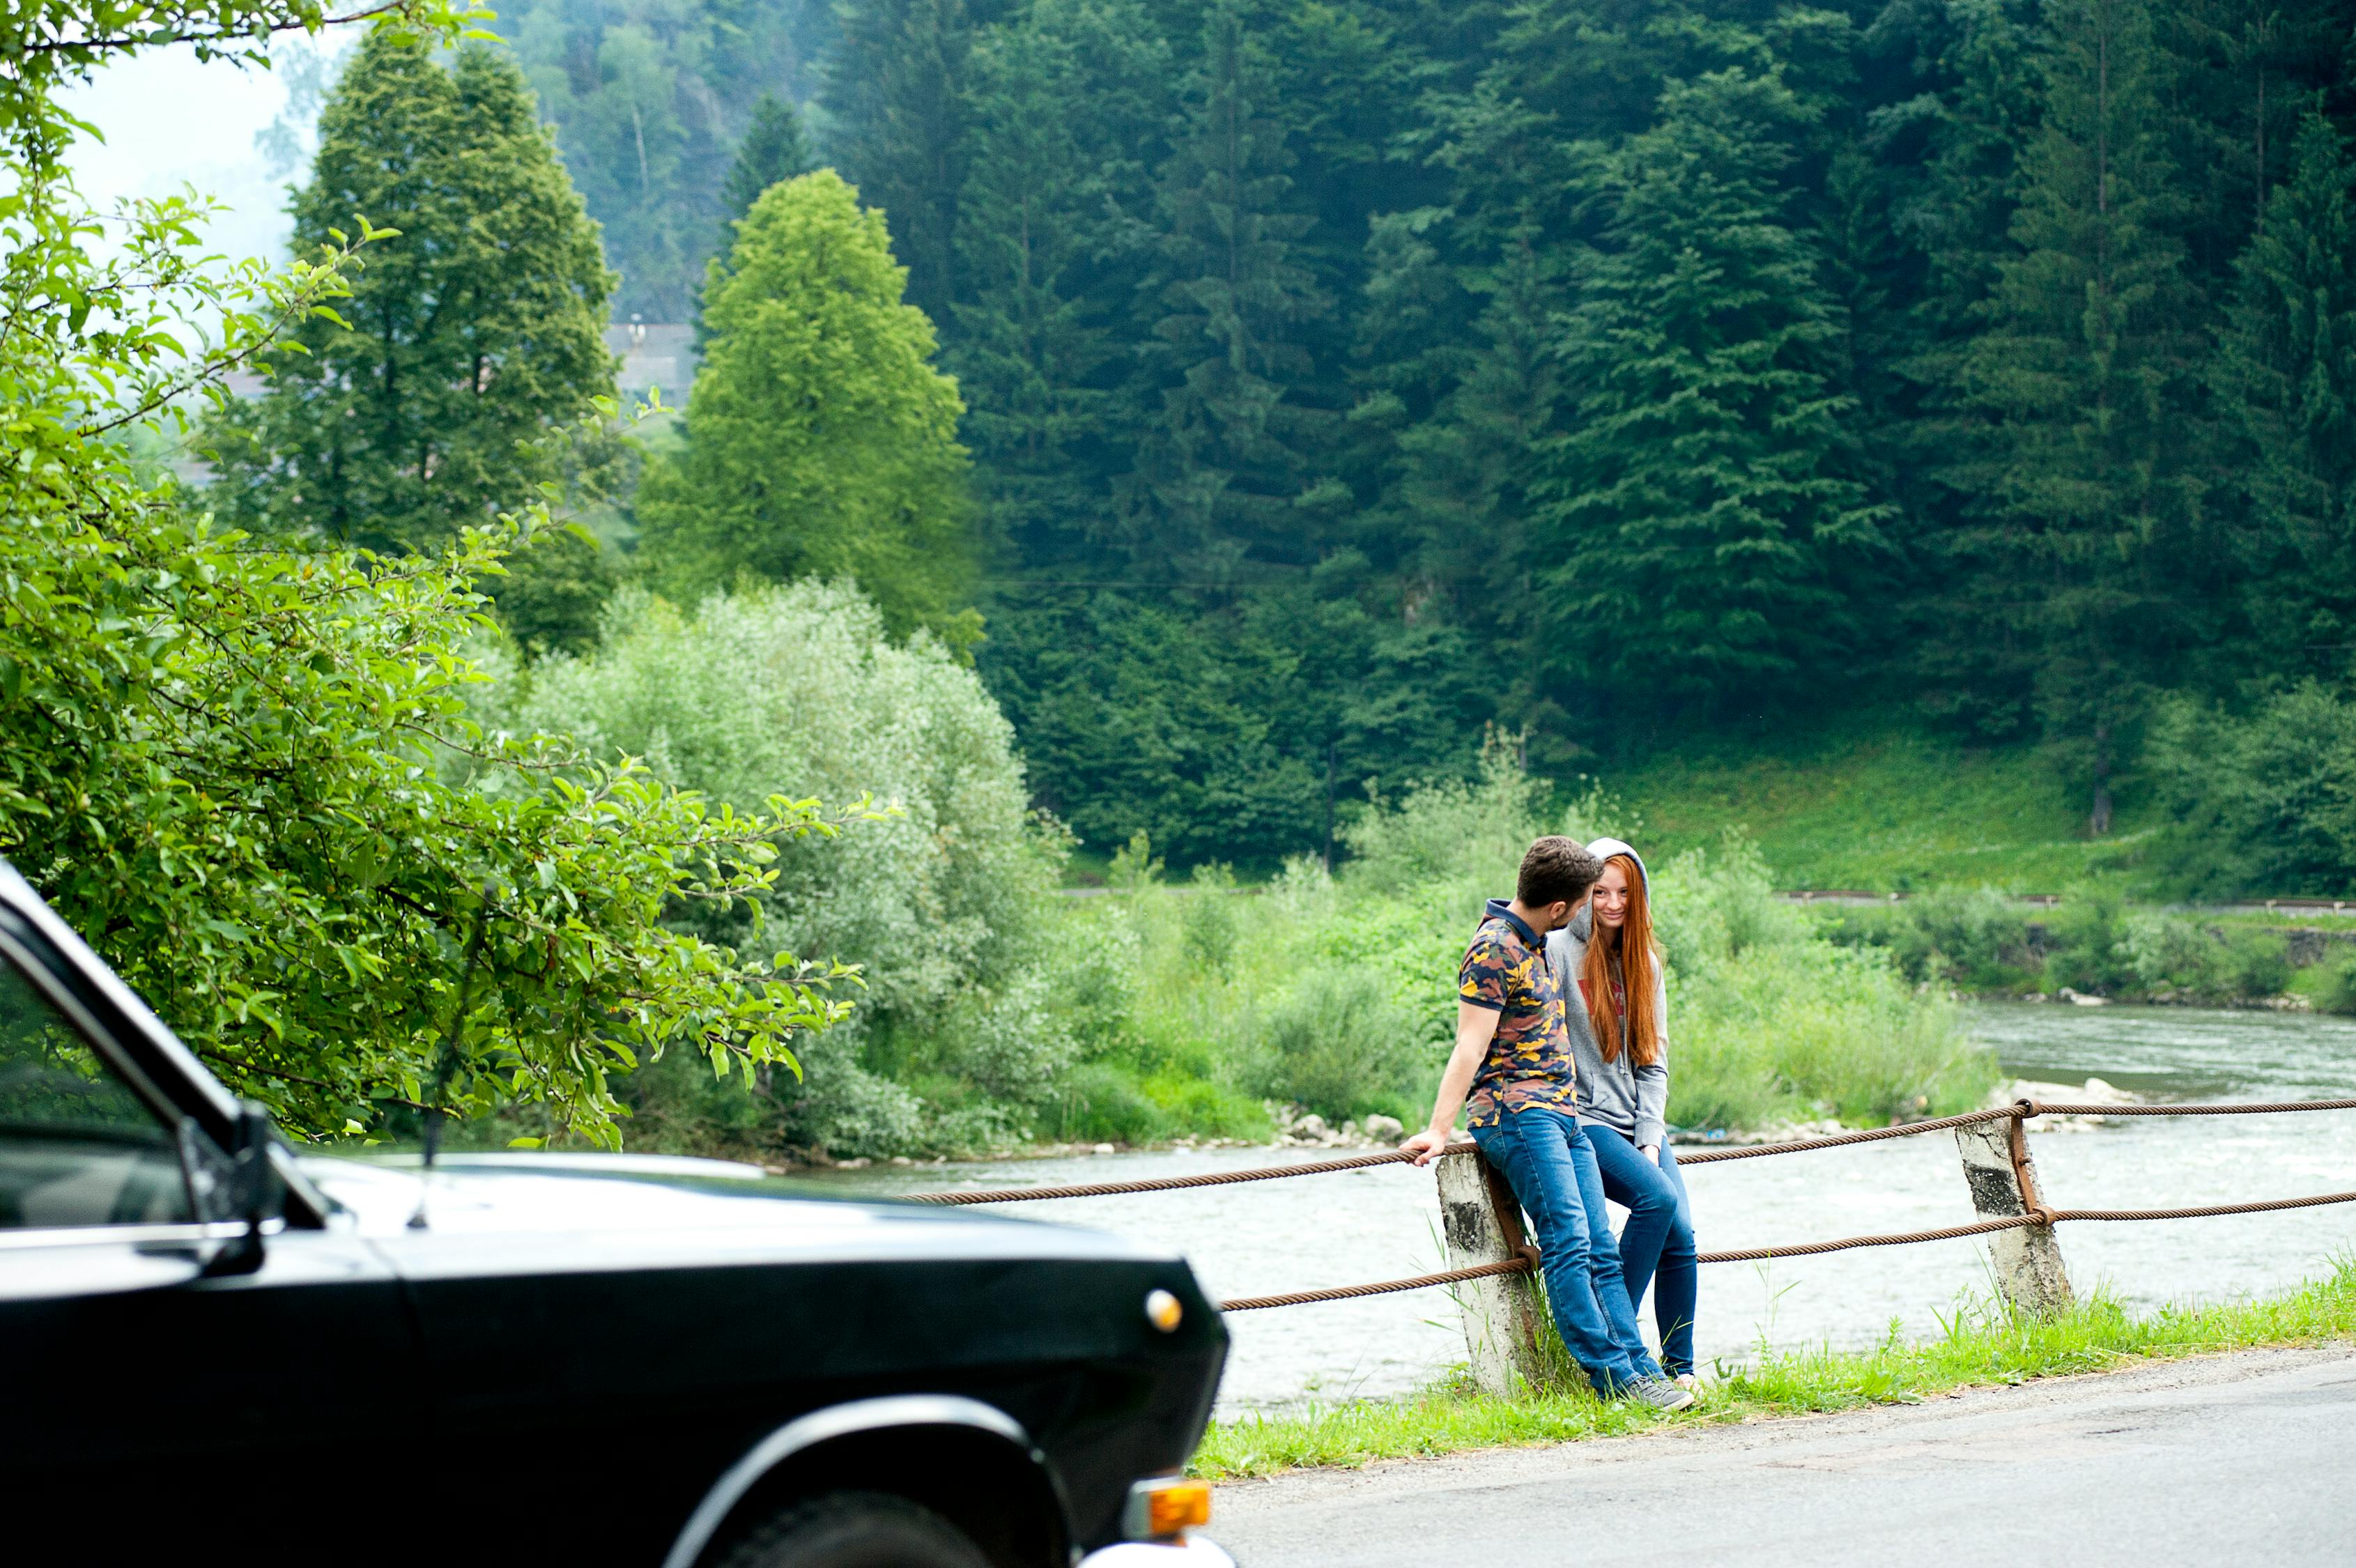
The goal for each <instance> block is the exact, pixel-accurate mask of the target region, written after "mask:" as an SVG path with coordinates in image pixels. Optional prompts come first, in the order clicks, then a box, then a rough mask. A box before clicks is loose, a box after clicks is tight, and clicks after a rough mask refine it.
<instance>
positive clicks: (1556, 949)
mask: <svg viewBox="0 0 2356 1568" xmlns="http://www.w3.org/2000/svg"><path fill="white" fill-rule="evenodd" d="M1587 848H1588V853H1589V854H1592V855H1594V856H1595V857H1596V858H1597V859H1598V860H1601V862H1603V875H1602V878H1601V880H1600V881H1598V882H1597V883H1596V885H1595V892H1594V896H1593V897H1592V898H1590V901H1589V904H1588V908H1586V909H1584V910H1582V911H1580V914H1579V916H1578V917H1577V918H1574V919H1573V920H1572V921H1571V922H1570V923H1569V925H1568V926H1567V927H1565V928H1564V929H1561V930H1558V931H1555V932H1553V933H1551V934H1550V935H1549V936H1548V937H1547V967H1548V968H1549V969H1552V970H1553V971H1554V972H1555V979H1556V982H1557V984H1558V987H1559V988H1560V990H1561V992H1562V997H1563V1001H1564V1003H1565V1004H1566V1005H1565V1007H1564V1009H1563V1011H1564V1012H1565V1013H1566V1014H1567V1015H1569V1017H1568V1022H1569V1026H1570V1047H1571V1052H1572V1055H1573V1056H1574V1057H1576V1058H1577V1059H1578V1062H1579V1122H1580V1127H1581V1128H1582V1129H1583V1130H1585V1132H1586V1133H1587V1138H1588V1143H1589V1144H1591V1145H1592V1146H1593V1148H1594V1150H1595V1160H1596V1164H1597V1165H1600V1166H1601V1168H1602V1174H1603V1192H1604V1196H1605V1197H1609V1198H1610V1199H1611V1200H1612V1202H1614V1203H1617V1204H1619V1205H1621V1206H1622V1208H1626V1209H1627V1210H1628V1224H1627V1228H1626V1229H1625V1230H1622V1232H1621V1233H1620V1262H1621V1268H1622V1273H1623V1275H1624V1277H1625V1280H1626V1284H1627V1291H1628V1302H1629V1305H1630V1307H1631V1308H1632V1309H1633V1308H1635V1307H1639V1306H1641V1305H1643V1304H1644V1288H1645V1286H1646V1285H1647V1284H1650V1285H1652V1286H1653V1289H1654V1296H1653V1316H1654V1320H1655V1322H1657V1323H1658V1324H1659V1325H1660V1330H1661V1366H1662V1369H1663V1370H1665V1371H1666V1372H1667V1373H1668V1374H1669V1375H1670V1376H1671V1377H1673V1378H1675V1379H1676V1380H1677V1381H1678V1382H1680V1383H1683V1384H1685V1385H1686V1386H1687V1387H1691V1386H1692V1384H1693V1319H1694V1303H1695V1298H1696V1297H1697V1294H1699V1287H1700V1283H1701V1270H1700V1268H1699V1267H1698V1266H1697V1264H1696V1263H1695V1262H1694V1231H1693V1209H1692V1208H1691V1206H1690V1205H1689V1204H1687V1201H1686V1183H1685V1177H1684V1176H1682V1175H1681V1174H1680V1173H1679V1172H1678V1170H1677V1162H1676V1155H1673V1154H1672V1153H1671V1152H1670V1150H1669V1142H1668V1127H1667V1123H1666V1117H1667V1112H1668V1102H1669V1063H1668V1046H1669V1040H1668V1028H1667V1022H1668V1010H1669V993H1668V985H1667V983H1666V981H1665V978H1664V975H1663V971H1662V967H1661V950H1660V948H1659V947H1658V946H1657V945H1656V944H1655V942H1654V940H1653V907H1652V888H1651V886H1650V878H1649V877H1648V876H1647V875H1646V873H1645V871H1644V857H1643V856H1641V855H1639V854H1637V853H1636V852H1635V851H1634V850H1633V849H1632V848H1631V847H1629V846H1628V845H1627V844H1626V843H1622V841H1621V840H1619V839H1597V840H1596V841H1595V842H1594V843H1591V844H1590V845H1588V846H1587Z"/></svg>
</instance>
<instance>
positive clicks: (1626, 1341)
mask: <svg viewBox="0 0 2356 1568" xmlns="http://www.w3.org/2000/svg"><path fill="white" fill-rule="evenodd" d="M1456 989H1457V1008H1456V1049H1455V1051H1454V1052H1453V1053H1452V1054H1451V1056H1450V1057H1449V1058H1448V1066H1447V1069H1446V1070H1444V1071H1443V1072H1442V1073H1441V1074H1440V1094H1439V1098H1438V1101H1437V1103H1436V1104H1434V1105H1433V1107H1432V1111H1431V1125H1430V1127H1429V1128H1427V1129H1426V1130H1425V1131H1423V1132H1421V1133H1417V1134H1416V1135H1415V1136H1414V1137H1412V1138H1409V1139H1408V1141H1407V1142H1406V1144H1404V1145H1402V1146H1403V1147H1404V1148H1405V1149H1406V1151H1407V1152H1408V1153H1409V1154H1412V1155H1414V1156H1415V1163H1416V1164H1417V1165H1429V1164H1430V1162H1431V1161H1432V1159H1433V1158H1435V1157H1436V1156H1437V1155H1439V1154H1440V1151H1441V1150H1442V1149H1444V1148H1446V1147H1447V1144H1448V1138H1449V1133H1450V1130H1451V1128H1452V1127H1453V1126H1454V1125H1455V1122H1456V1113H1457V1112H1458V1111H1459V1110H1460V1109H1463V1108H1465V1107H1467V1106H1468V1105H1469V1107H1470V1110H1471V1112H1472V1114H1471V1117H1470V1122H1471V1127H1472V1140H1473V1142H1474V1143H1476V1144H1479V1145H1480V1148H1481V1153H1482V1155H1483V1157H1485V1158H1486V1159H1487V1160H1488V1161H1489V1163H1490V1164H1492V1165H1495V1166H1496V1167H1497V1169H1498V1170H1500V1171H1501V1172H1503V1173H1504V1174H1505V1180H1506V1182H1507V1183H1508V1185H1510V1186H1511V1187H1513V1189H1514V1196H1515V1198H1517V1199H1518V1200H1520V1203H1521V1206H1522V1208H1523V1209H1524V1210H1526V1212H1527V1213H1528V1215H1529V1217H1530V1222H1531V1227H1532V1229H1533V1230H1535V1231H1536V1232H1537V1243H1538V1248H1539V1251H1540V1253H1541V1254H1542V1256H1541V1259H1540V1265H1539V1266H1540V1272H1541V1273H1543V1275H1544V1276H1545V1280H1546V1294H1547V1306H1548V1308H1549V1310H1550V1311H1551V1312H1552V1313H1553V1315H1554V1322H1555V1326H1556V1328H1557V1329H1558V1330H1559V1331H1560V1332H1561V1334H1562V1342H1563V1345H1564V1347H1565V1348H1568V1349H1569V1352H1570V1355H1571V1358H1572V1359H1574V1360H1576V1361H1577V1362H1578V1363H1579V1365H1580V1368H1581V1369H1584V1370H1585V1371H1586V1373H1587V1377H1588V1380H1589V1381H1590V1382H1591V1383H1593V1384H1594V1386H1595V1391H1596V1392H1597V1393H1598V1394H1600V1395H1601V1396H1602V1397H1603V1398H1605V1399H1633V1400H1637V1401H1641V1402H1644V1403H1646V1404H1649V1405H1653V1406H1655V1407H1656V1408H1658V1409H1661V1410H1665V1411H1675V1410H1683V1409H1685V1408H1686V1407H1687V1405H1690V1404H1692V1403H1693V1402H1694V1395H1693V1392H1692V1388H1693V1316H1694V1302H1695V1297H1696V1295H1697V1285H1698V1283H1699V1275H1700V1270H1699V1268H1698V1267H1697V1264H1696V1262H1695V1256H1694V1233H1693V1218H1692V1212H1691V1209H1690V1208H1688V1206H1687V1201H1686V1189H1685V1179H1684V1177H1683V1176H1680V1175H1679V1174H1678V1172H1677V1165H1676V1156H1675V1155H1672V1154H1671V1153H1670V1150H1669V1144H1668V1138H1667V1131H1668V1129H1667V1125H1666V1122H1665V1114H1666V1112H1667V1108H1668V1088H1669V1070H1668V1063H1667V1058H1666V1054H1665V1053H1666V1047H1667V1039H1666V1036H1665V1022H1666V1014H1667V1010H1668V993H1667V987H1666V985H1665V983H1664V980H1663V976H1662V967H1661V954H1660V950H1659V948H1658V947H1656V946H1655V943H1654V941H1653V922H1652V908H1651V887H1650V886H1649V878H1648V877H1647V875H1646V874H1645V870H1644V859H1643V857H1642V856H1640V855H1638V854H1637V853H1636V852H1635V850H1633V848H1631V847H1630V846H1629V845H1627V844H1626V843H1622V842H1621V841H1620V840H1618V839H1598V840H1596V841H1595V843H1591V844H1588V845H1585V846H1583V847H1582V846H1581V845H1580V843H1578V841H1577V840H1575V839H1568V838H1561V837H1556V836H1548V837H1546V838H1542V839H1539V840H1538V841H1537V843H1533V844H1531V845H1530V847H1529V852H1528V853H1527V854H1525V855H1523V856H1522V866H1521V874H1520V876H1519V878H1518V879H1517V881H1516V884H1515V890H1514V897H1512V898H1511V899H1503V898H1493V899H1491V900H1489V905H1488V908H1487V910H1486V912H1485V913H1484V915H1483V918H1482V921H1481V926H1480V929H1478V930H1477V931H1475V932H1474V933H1473V936H1472V946H1471V947H1470V948H1468V949H1467V950H1466V951H1465V954H1464V961H1463V965H1462V968H1461V969H1460V970H1459V972H1458V974H1457V988H1456ZM1574 995H1575V996H1577V997H1578V998H1579V1000H1580V1005H1579V1006H1576V1007H1567V1006H1566V1005H1565V999H1566V998H1567V997H1570V996H1574ZM1607 1198H1609V1199H1610V1200H1612V1202H1615V1203H1619V1204H1621V1205H1622V1206H1623V1207H1625V1208H1627V1209H1628V1223H1627V1225H1626V1227H1625V1229H1624V1230H1623V1232H1622V1235H1621V1236H1620V1237H1619V1238H1618V1239H1617V1240H1615V1239H1614V1238H1613V1236H1612V1224H1611V1219H1610V1217H1609V1214H1608V1212H1607V1211H1606V1209H1605V1208H1604V1202H1605V1200H1606V1199H1607ZM1647 1284H1651V1285H1652V1286H1653V1288H1654V1291H1655V1296H1654V1303H1653V1307H1654V1317H1655V1321H1656V1322H1657V1323H1658V1324H1659V1326H1660V1330H1661V1355H1660V1359H1658V1360H1655V1359H1654V1358H1653V1356H1652V1354H1651V1353H1650V1352H1649V1351H1648V1350H1647V1349H1646V1348H1645V1346H1644V1336H1643V1335H1642V1333H1641V1332H1640V1331H1639V1330H1638V1328H1637V1326H1636V1311H1637V1307H1638V1305H1639V1304H1641V1303H1642V1302H1643V1300H1644V1290H1645V1287H1646V1285H1647Z"/></svg>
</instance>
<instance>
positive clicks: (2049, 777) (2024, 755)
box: [1600, 719, 2165, 896]
mask: <svg viewBox="0 0 2356 1568" xmlns="http://www.w3.org/2000/svg"><path fill="white" fill-rule="evenodd" d="M1600 781H1601V784H1602V786H1603V789H1605V791H1606V792H1607V793H1608V794H1610V795H1611V796H1612V797H1613V798H1615V799H1616V800H1618V801H1619V802H1620V803H1621V804H1622V806H1624V807H1625V808H1626V809H1627V810H1626V815H1628V816H1630V817H1633V818H1634V819H1635V820H1636V821H1637V822H1639V823H1640V824H1641V828H1642V831H1643V832H1644V839H1645V843H1646V844H1647V845H1648V846H1652V845H1657V846H1659V848H1660V849H1662V850H1663V851H1665V852H1668V853H1675V852H1676V851H1678V850H1682V849H1687V848H1691V847H1695V846H1697V845H1707V844H1713V843H1717V842H1718V841H1719V838H1720V837H1721V836H1722V835H1723V834H1724V833H1725V832H1728V831H1729V830H1739V831H1740V832H1745V833H1748V834H1749V835H1750V836H1751V838H1752V839H1753V840H1755V841H1756V842H1757V843H1758V845H1759V847H1760V851H1761V853H1762V854H1763V855H1764V856H1765V857H1766V860H1767V864H1768V865H1769V867H1770V868H1771V870H1772V873H1773V875H1774V878H1775V881H1776V884H1777V885H1778V886H1783V887H1855V888H1863V889H1866V890H1869V891H1872V892H1877V893H1887V892H1896V891H1913V890H1918V889H1922V888H1927V887H1933V886H1984V887H1997V888H2003V889H2006V890H2008V891H2010V892H2016V893H2051V892H2059V891H2061V890H2062V889H2064V888H2067V887H2071V886H2078V885H2080V884H2083V883H2085V882H2088V881H2091V880H2100V881H2103V882H2105V883H2109V884H2112V885H2114V886H2117V888H2118V889H2119V891H2121V892H2122V893H2126V894H2128V895H2130V896H2136V895H2144V896H2152V895H2158V894H2160V893H2163V892H2164V891H2165V888H2164V887H2163V886H2161V885H2160V878H2161V868H2160V867H2158V866H2156V865H2152V864H2150V863H2151V862H2152V861H2153V860H2154V859H2155V858H2157V857H2155V856H2154V855H2153V854H2152V853H2151V852H2152V851H2153V850H2154V849H2156V848H2157V846H2158V840H2159V839H2160V837H2161V835H2162V833H2163V832H2164V824H2163V822H2161V820H2160V819H2159V818H2158V814H2157V813H2156V812H2154V811H2150V810H2149V809H2148V808H2141V809H2138V805H2137V803H2136V801H2135V800H2133V798H2132V795H2130V796H2129V797H2128V798H2127V799H2126V801H2125V802H2124V803H2123V804H2122V807H2121V810H2120V811H2119V815H2118V818H2117V821H2116V822H2115V825H2114V827H2113V829H2112V832H2111V833H2110V834H2109V835H2108V836H2107V837H2105V838H2103V839H2090V838H2088V837H2087V836H2086V832H2085V818H2086V801H2085V796H2084V793H2083V791H2082V790H2081V789H2077V788H2076V787H2075V786H2074V785H2072V784H2071V783H2070V782H2069V781H2068V780H2066V779H2062V778H2061V776H2060V775H2059V774H2058V773H2057V772H2056V771H2055V770H2054V769H2053V768H2051V766H2050V765H2049V764H2047V763H2046V762H2045V761H2044V759H2043V758H2042V757H2040V756H2038V755H2037V754H2036V753H2034V752H2032V751H2030V750H2029V749H2027V748H2025V747H2021V748H1988V747H1967V746H1960V745H1957V744H1955V743H1954V742H1952V741H1949V740H1945V739H1942V738H1940V737H1938V736H1934V735H1931V734H1927V733H1925V732H1924V731H1922V729H1921V728H1919V727H1917V726H1915V725H1910V724H1908V723H1907V722H1905V721H1903V720H1899V719H1885V720H1877V721H1865V722H1857V723H1849V724H1843V725H1837V726H1832V727H1828V728H1826V729H1825V730H1822V731H1818V732H1815V733H1813V734H1802V735H1786V736H1781V737H1776V738H1772V739H1769V740H1766V741H1763V742H1748V743H1745V744H1743V745H1741V746H1740V747H1738V746H1734V745H1731V744H1730V745H1727V746H1700V747H1689V748H1687V749H1684V750H1681V751H1680V752H1679V753H1677V754H1676V755H1664V756H1659V757H1653V758H1650V759H1648V760H1646V761H1645V762H1644V763H1643V764H1642V765H1640V766H1638V767H1635V768H1631V769H1629V770H1627V771H1624V772H1620V773H1616V774H1606V775H1603V776H1602V777H1601V780H1600Z"/></svg>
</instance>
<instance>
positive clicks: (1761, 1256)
mask: <svg viewBox="0 0 2356 1568" xmlns="http://www.w3.org/2000/svg"><path fill="white" fill-rule="evenodd" d="M2328 1203H2356V1192H2328V1193H2322V1194H2319V1195H2318V1196H2316V1197H2276V1198H2269V1199H2267V1200H2265V1201H2264V1202H2259V1203H2221V1204H2213V1205H2211V1206H2209V1207H2207V1208H2042V1209H2040V1210H2039V1211H2037V1212H2036V1213H2032V1214H2014V1215H2007V1216H2003V1217H2001V1218H1997V1219H1977V1220H1974V1221H1973V1222H1972V1223H1970V1224H1968V1225H1949V1226H1944V1227H1942V1228H1941V1229H1939V1230H1905V1231H1900V1232H1897V1233H1895V1234H1891V1235H1887V1236H1843V1237H1840V1238H1838V1239H1837V1240H1831V1241H1799V1242H1794V1244H1792V1245H1791V1246H1788V1247H1748V1248H1743V1249H1741V1250H1740V1251H1730V1252H1700V1253H1697V1254H1695V1257H1694V1262H1697V1263H1752V1262H1767V1261H1768V1260H1770V1259H1774V1258H1807V1257H1815V1256H1817V1255H1819V1254H1822V1253H1825V1252H1845V1251H1848V1250H1849V1249H1851V1248H1854V1247H1905V1246H1911V1245H1912V1244H1914V1243H1915V1242H1918V1241H1953V1240H1962V1239H1963V1238H1965V1237H1969V1236H1987V1235H1992V1234H1994V1233H1995V1232H1997V1231H1999V1230H2022V1229H2025V1228H2026V1227H2028V1226H2031V1225H2052V1224H2057V1223H2059V1222H2061V1221H2062V1220H2065V1219H2088V1220H2122V1219H2212V1218H2215V1217H2217V1216H2220V1215H2227V1214H2265V1213H2271V1212H2273V1211H2276V1210H2278V1209H2286V1208H2319V1207H2320V1206H2321V1205H2324V1204H2328ZM1537 1267H1538V1261H1537V1248H1535V1247H1531V1248H1529V1249H1528V1250H1527V1251H1526V1252H1525V1253H1524V1254H1523V1255H1521V1256H1518V1257H1513V1258H1507V1259H1505V1261H1504V1262H1495V1263H1483V1264H1480V1265H1479V1266H1477V1267H1474V1268H1470V1269H1450V1270H1448V1271H1447V1272H1446V1273H1437V1274H1418V1275H1416V1276H1415V1277H1414V1278H1413V1279H1406V1280H1382V1281H1378V1282H1376V1283H1373V1284H1363V1285H1337V1286H1335V1287H1333V1289H1330V1290H1304V1291H1294V1292H1292V1293H1290V1294H1286V1295H1248V1296H1238V1297H1237V1298H1236V1299H1235V1300H1233V1301H1226V1302H1221V1303H1220V1304H1219V1305H1220V1308H1221V1310H1223V1311H1226V1312H1252V1311H1256V1310H1258V1308H1261V1307H1266V1306H1306V1305H1311V1304H1312V1303H1315V1302H1321V1301H1348V1300H1351V1299H1352V1298H1354V1297H1356V1296H1362V1295H1383V1294H1387V1293H1389V1292H1391V1291H1402V1290H1422V1289H1424V1288H1425V1287H1427V1286H1430V1285H1445V1284H1455V1283H1459V1282H1461V1281H1464V1280H1477V1279H1486V1278H1489V1277H1491V1276H1493V1275H1497V1274H1519V1273H1531V1272H1534V1271H1535V1270H1536V1269H1537Z"/></svg>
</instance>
